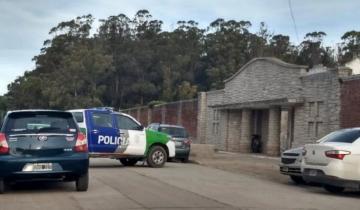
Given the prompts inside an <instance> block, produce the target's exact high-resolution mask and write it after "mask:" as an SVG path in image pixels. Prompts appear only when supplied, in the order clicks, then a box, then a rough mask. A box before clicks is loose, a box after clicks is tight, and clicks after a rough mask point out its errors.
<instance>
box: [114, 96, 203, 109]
mask: <svg viewBox="0 0 360 210" xmlns="http://www.w3.org/2000/svg"><path fill="white" fill-rule="evenodd" d="M197 100H198V99H197V98H193V99H186V100H179V101H171V102H167V103H163V104H157V105H155V106H154V108H156V107H162V106H166V105H169V104H178V103H186V102H194V101H197ZM146 108H150V107H149V106H136V107H132V108H128V109H120V112H126V111H132V110H138V109H146Z"/></svg>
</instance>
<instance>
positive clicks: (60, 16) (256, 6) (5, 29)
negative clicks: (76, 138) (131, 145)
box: [0, 0, 360, 95]
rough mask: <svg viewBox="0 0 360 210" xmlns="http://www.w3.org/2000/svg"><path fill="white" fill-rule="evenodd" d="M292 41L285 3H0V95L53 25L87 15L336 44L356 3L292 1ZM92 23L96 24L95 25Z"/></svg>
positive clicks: (349, 26)
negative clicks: (238, 26)
mask: <svg viewBox="0 0 360 210" xmlns="http://www.w3.org/2000/svg"><path fill="white" fill-rule="evenodd" d="M291 3H292V7H293V14H294V17H295V20H296V25H297V29H298V37H299V40H298V39H297V36H296V33H295V29H294V25H293V22H292V19H291V16H290V10H289V2H288V0H56V1H55V0H0V95H1V94H4V93H6V92H7V85H8V84H9V83H10V82H12V81H13V80H14V79H15V78H16V77H18V76H21V75H22V74H23V73H24V71H25V70H32V69H33V68H34V63H33V62H32V61H31V59H32V58H33V57H34V56H35V55H37V54H38V53H39V52H40V48H41V47H42V44H43V41H44V40H46V39H48V38H50V37H49V35H48V32H49V30H50V28H51V27H53V26H55V25H57V23H59V22H61V21H64V20H70V19H72V18H74V17H76V16H80V15H84V14H89V13H90V14H92V15H93V16H94V17H95V18H96V19H103V18H106V17H108V16H110V15H117V14H120V13H124V14H126V15H128V16H129V17H133V15H134V14H135V13H136V11H138V10H140V9H147V10H149V11H150V13H151V14H152V15H153V17H154V18H157V19H160V20H163V21H164V27H163V28H164V29H167V30H169V29H170V30H171V29H173V28H174V27H175V25H176V22H177V21H178V20H195V21H197V22H199V25H200V26H201V27H206V26H207V25H208V24H209V23H210V22H212V21H213V20H215V19H216V18H219V17H221V18H224V19H236V20H249V21H251V22H252V24H253V30H257V29H258V26H259V23H260V22H261V21H265V22H266V23H267V25H268V27H269V29H270V30H271V31H272V32H274V33H282V34H286V35H290V37H291V41H292V42H295V43H298V42H299V41H301V40H302V38H303V37H304V35H305V34H306V33H307V32H311V31H315V30H316V31H319V30H322V31H325V32H326V33H327V34H328V37H327V39H326V43H327V44H328V45H331V46H333V45H335V44H336V43H338V42H339V41H340V37H341V35H342V34H343V33H344V32H346V31H349V30H360V20H359V13H360V12H359V11H360V0H291ZM95 24H97V23H95Z"/></svg>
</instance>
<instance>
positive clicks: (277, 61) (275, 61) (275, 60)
mask: <svg viewBox="0 0 360 210" xmlns="http://www.w3.org/2000/svg"><path fill="white" fill-rule="evenodd" d="M257 61H267V62H269V63H273V64H277V65H279V66H283V67H286V68H293V69H307V68H308V66H304V65H296V64H291V63H286V62H285V61H282V60H280V59H278V58H275V57H259V58H253V59H252V60H250V61H249V62H247V63H246V64H245V65H244V66H242V67H241V68H240V69H239V70H238V71H237V72H236V73H235V74H233V75H232V76H231V77H229V78H227V79H225V80H224V82H225V83H227V82H229V81H231V80H232V79H234V78H235V77H236V76H237V75H239V74H240V73H241V72H242V71H244V70H245V69H246V68H247V67H248V66H250V65H251V64H253V63H255V62H257Z"/></svg>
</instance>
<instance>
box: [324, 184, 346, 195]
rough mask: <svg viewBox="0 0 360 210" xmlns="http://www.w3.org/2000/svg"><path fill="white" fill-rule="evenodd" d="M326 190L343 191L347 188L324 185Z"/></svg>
mask: <svg viewBox="0 0 360 210" xmlns="http://www.w3.org/2000/svg"><path fill="white" fill-rule="evenodd" d="M324 188H325V190H326V191H328V192H331V193H342V192H343V191H344V190H345V187H337V186H332V185H324Z"/></svg>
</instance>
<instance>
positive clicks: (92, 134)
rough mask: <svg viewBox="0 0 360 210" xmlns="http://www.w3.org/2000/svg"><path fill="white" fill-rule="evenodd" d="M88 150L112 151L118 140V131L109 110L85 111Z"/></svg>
mask: <svg viewBox="0 0 360 210" xmlns="http://www.w3.org/2000/svg"><path fill="white" fill-rule="evenodd" d="M86 112H87V113H86V116H87V119H86V120H87V122H88V139H89V152H93V153H113V152H115V150H116V148H117V147H118V145H119V142H120V132H119V129H117V128H116V125H115V120H114V119H113V115H112V114H111V112H110V111H97V110H87V111H86Z"/></svg>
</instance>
